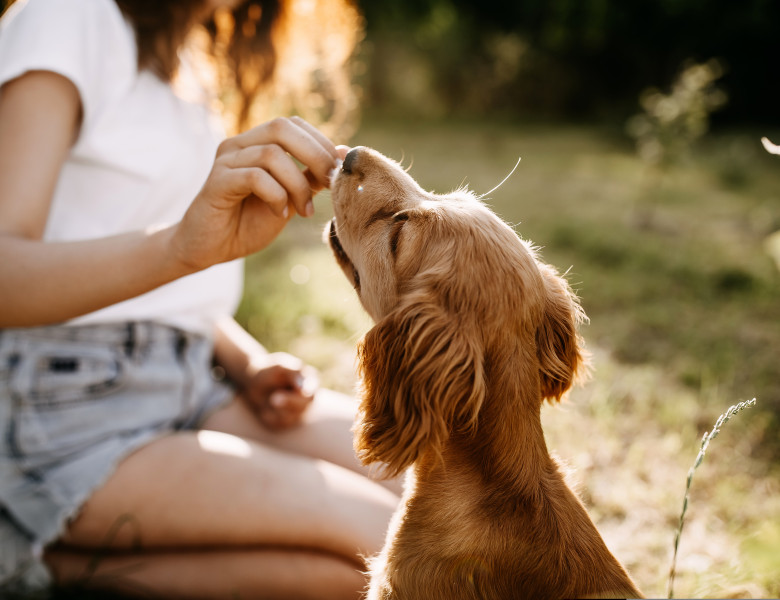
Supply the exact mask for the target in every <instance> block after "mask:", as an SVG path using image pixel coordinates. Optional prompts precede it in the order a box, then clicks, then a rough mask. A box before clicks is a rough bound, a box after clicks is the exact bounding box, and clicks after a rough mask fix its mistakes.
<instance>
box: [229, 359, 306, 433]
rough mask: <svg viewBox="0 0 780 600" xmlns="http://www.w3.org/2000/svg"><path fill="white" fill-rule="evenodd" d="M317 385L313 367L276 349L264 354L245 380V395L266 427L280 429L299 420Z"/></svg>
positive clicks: (295, 423) (288, 426)
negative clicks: (253, 371)
mask: <svg viewBox="0 0 780 600" xmlns="http://www.w3.org/2000/svg"><path fill="white" fill-rule="evenodd" d="M317 387H318V378H317V373H316V371H315V370H314V368H313V367H309V366H307V365H305V364H304V363H303V361H301V360H300V359H299V358H296V357H294V356H291V355H290V354H286V353H284V352H276V353H273V354H267V355H265V356H264V357H263V360H262V364H261V365H259V368H258V369H257V371H256V372H255V373H254V375H253V376H252V377H251V378H249V379H248V380H247V381H246V382H245V388H244V390H243V396H244V399H245V401H246V402H247V404H248V405H249V407H250V409H251V410H252V412H254V413H255V415H257V418H258V420H259V421H260V422H261V423H262V424H263V425H264V426H265V427H267V428H268V429H271V430H275V431H279V430H283V429H289V428H291V427H295V426H296V425H298V424H300V422H301V420H302V419H303V415H304V413H305V412H306V409H308V408H309V405H310V404H311V402H312V400H313V399H314V394H315V393H316V391H317Z"/></svg>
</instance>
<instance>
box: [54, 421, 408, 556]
mask: <svg viewBox="0 0 780 600" xmlns="http://www.w3.org/2000/svg"><path fill="white" fill-rule="evenodd" d="M397 502H398V499H397V497H396V496H395V495H394V494H392V493H391V492H389V491H388V490H386V489H385V488H383V487H382V486H380V485H378V484H376V483H374V482H371V481H369V480H368V479H366V478H365V477H362V476H360V475H358V474H356V473H354V472H352V471H350V470H348V469H345V468H343V467H339V466H337V465H334V464H332V463H329V462H326V461H322V460H317V459H312V458H308V457H302V456H295V455H291V454H288V453H285V452H280V451H278V450H274V449H271V448H267V447H265V446H262V445H260V444H258V443H255V442H252V441H248V440H245V439H242V438H239V437H236V436H231V435H228V434H225V433H219V432H215V431H201V432H198V433H193V432H187V433H178V434H173V435H169V436H167V437H164V438H161V439H159V440H157V441H154V442H152V443H150V444H148V445H147V446H144V447H143V448H141V449H140V450H138V451H136V452H135V453H133V454H131V455H130V456H129V457H127V458H126V459H125V460H124V461H122V462H121V463H120V464H119V466H118V467H117V469H116V472H115V473H114V474H113V475H112V477H111V478H109V480H108V481H107V483H106V484H105V485H104V486H103V487H101V488H100V489H98V490H97V491H96V492H95V493H94V494H93V496H92V497H91V498H90V499H89V500H88V501H87V502H86V504H85V505H84V507H83V508H82V510H81V512H80V514H79V516H78V518H77V519H76V520H75V521H74V522H73V523H72V524H71V525H70V527H69V529H68V531H67V532H66V533H65V535H63V537H62V538H61V541H62V542H63V543H64V544H65V545H67V546H71V547H75V548H100V547H103V546H105V545H106V544H108V545H109V546H110V547H111V548H117V549H135V548H139V549H142V550H154V549H161V548H165V549H176V550H178V549H188V548H196V549H200V548H203V547H210V548H217V549H225V550H229V549H231V548H236V547H250V548H257V547H259V546H282V547H296V548H311V549H315V550H317V551H321V552H324V553H330V554H333V555H335V556H337V557H340V558H342V559H344V560H347V561H354V562H355V564H356V565H359V564H360V558H359V555H363V556H366V555H372V554H374V553H375V552H377V551H378V550H379V549H380V548H381V546H382V542H383V538H384V534H385V531H386V529H387V524H388V521H389V519H390V516H391V514H392V512H393V510H394V509H395V507H396V505H397ZM120 525H121V526H120ZM109 538H110V539H109Z"/></svg>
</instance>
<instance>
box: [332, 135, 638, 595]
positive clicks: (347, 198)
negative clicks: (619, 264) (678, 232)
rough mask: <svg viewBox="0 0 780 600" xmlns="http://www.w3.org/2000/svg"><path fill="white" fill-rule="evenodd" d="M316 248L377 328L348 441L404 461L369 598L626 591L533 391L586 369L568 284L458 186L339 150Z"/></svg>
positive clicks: (397, 467) (359, 151) (369, 153)
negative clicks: (559, 458)
mask: <svg viewBox="0 0 780 600" xmlns="http://www.w3.org/2000/svg"><path fill="white" fill-rule="evenodd" d="M332 195H333V205H334V213H335V217H334V219H333V220H332V221H331V223H330V225H329V229H328V230H327V235H328V237H329V240H330V245H331V248H332V249H333V252H334V254H335V256H336V259H337V260H338V262H339V264H340V266H341V268H342V269H343V271H344V273H345V274H346V276H347V278H348V279H349V280H350V281H351V282H352V284H353V285H354V287H355V290H356V291H357V294H358V296H359V297H360V300H361V302H362V304H363V306H364V307H365V309H366V311H367V312H368V313H369V315H370V316H371V317H372V318H373V319H374V321H375V322H376V326H375V327H374V328H373V329H371V330H370V331H369V332H368V333H367V334H366V336H365V338H364V339H363V341H362V342H361V345H360V348H359V361H360V371H361V379H362V390H361V398H360V417H359V422H358V423H357V424H356V429H355V447H356V449H357V452H358V454H359V455H360V458H361V460H362V461H363V462H364V463H366V464H370V463H375V462H380V463H384V464H385V465H386V468H387V470H388V472H389V474H392V475H397V474H400V473H401V472H402V471H404V470H406V469H407V468H408V467H412V469H411V470H410V473H409V476H408V478H407V488H406V492H405V494H404V498H403V502H402V506H401V508H400V509H399V510H398V512H397V513H396V514H395V516H394V517H393V520H392V523H391V525H390V529H389V531H388V535H387V540H386V543H385V546H384V549H383V550H382V552H381V554H380V555H379V556H378V557H376V558H375V559H374V560H373V562H372V563H371V583H370V590H369V593H368V597H369V598H370V599H371V600H379V599H383V600H388V599H396V600H412V599H419V600H459V599H477V598H480V599H502V600H503V599H510V598H574V597H607V596H609V597H639V596H640V592H639V590H637V588H636V587H635V585H634V583H633V582H632V581H631V579H630V577H629V576H628V574H627V573H626V571H625V569H624V568H623V567H622V566H621V564H620V563H619V562H618V561H617V560H616V559H615V557H614V556H613V555H612V554H611V553H610V551H609V550H608V549H607V547H606V545H605V544H604V541H603V540H602V538H601V536H600V535H599V533H598V531H597V530H596V527H595V526H594V525H593V522H592V521H591V519H590V518H589V516H588V514H587V513H586V511H585V509H584V508H583V506H582V504H581V502H580V501H579V500H578V498H577V497H576V496H575V495H574V493H573V492H572V491H571V490H570V489H569V488H568V487H567V485H566V484H565V482H564V480H563V477H562V475H561V473H560V472H559V469H558V466H557V464H556V463H555V461H554V460H553V459H552V458H551V457H550V455H549V453H548V451H547V447H546V445H545V440H544V435H543V433H542V426H541V421H540V409H541V406H542V402H543V400H545V399H547V400H549V401H555V400H558V399H560V397H561V395H562V394H563V393H564V392H566V391H567V390H568V388H569V387H570V386H571V384H572V382H573V381H574V379H575V378H576V376H577V374H578V372H582V371H583V370H584V369H585V364H584V359H583V354H582V350H581V342H580V339H579V337H578V335H577V325H578V323H579V322H580V321H581V320H582V319H583V317H584V314H583V312H582V309H581V308H580V306H579V305H578V303H577V300H576V298H575V297H574V295H573V294H572V293H571V291H570V289H569V286H568V284H567V283H566V281H565V280H564V279H562V278H561V277H560V276H559V275H558V274H557V272H556V271H555V269H553V268H552V267H550V266H548V265H545V264H544V263H542V262H540V260H539V259H538V257H537V256H536V254H535V252H534V250H533V248H532V247H531V246H530V245H529V244H528V243H526V242H524V241H523V240H521V239H520V238H519V237H518V236H517V235H516V234H515V232H514V231H513V230H512V229H511V228H510V227H509V226H507V225H506V224H505V223H504V222H503V221H501V220H500V219H499V218H498V217H497V216H496V215H495V214H493V213H492V212H491V211H490V210H489V209H488V208H486V207H485V206H484V205H483V204H482V203H481V202H480V201H479V200H478V199H477V198H475V197H474V196H473V195H472V194H470V193H468V192H465V191H460V192H455V193H453V194H449V195H444V196H439V195H434V194H431V193H427V192H425V191H423V190H422V189H421V188H420V187H419V186H418V185H417V183H416V182H415V181H414V180H413V179H412V178H411V177H410V176H409V175H408V174H407V173H406V172H405V171H404V170H403V169H401V168H400V166H399V165H398V164H397V163H395V162H393V161H391V160H389V159H387V158H385V157H384V156H382V155H381V154H379V153H377V152H375V151H373V150H370V149H368V148H363V147H358V148H354V149H352V150H351V151H350V152H349V154H348V155H347V156H346V159H345V160H344V165H343V168H342V170H341V172H340V173H339V174H337V175H336V176H335V177H334V180H333V186H332Z"/></svg>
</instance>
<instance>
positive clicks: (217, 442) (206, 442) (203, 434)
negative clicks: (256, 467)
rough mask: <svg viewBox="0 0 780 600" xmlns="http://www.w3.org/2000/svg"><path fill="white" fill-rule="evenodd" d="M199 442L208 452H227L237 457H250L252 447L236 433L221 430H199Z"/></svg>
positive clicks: (228, 454)
mask: <svg viewBox="0 0 780 600" xmlns="http://www.w3.org/2000/svg"><path fill="white" fill-rule="evenodd" d="M197 436H198V444H200V447H201V448H202V449H203V450H205V451H206V452H212V453H214V454H225V455H227V456H235V457H237V458H249V456H250V455H251V454H252V447H251V446H250V445H249V443H247V442H246V441H245V440H242V439H241V438H240V437H236V436H235V435H230V434H228V433H221V432H219V431H206V430H204V431H199V432H198V434H197Z"/></svg>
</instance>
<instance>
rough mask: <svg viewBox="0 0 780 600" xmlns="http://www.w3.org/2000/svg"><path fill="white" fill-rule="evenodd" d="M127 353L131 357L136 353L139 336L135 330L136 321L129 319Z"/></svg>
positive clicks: (126, 338) (126, 340) (126, 337)
mask: <svg viewBox="0 0 780 600" xmlns="http://www.w3.org/2000/svg"><path fill="white" fill-rule="evenodd" d="M125 332H126V335H125V344H124V346H125V354H126V355H127V357H128V358H131V357H132V356H133V354H135V349H136V346H137V345H138V336H137V335H136V332H135V323H133V322H132V321H128V322H127V323H126V325H125Z"/></svg>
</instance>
